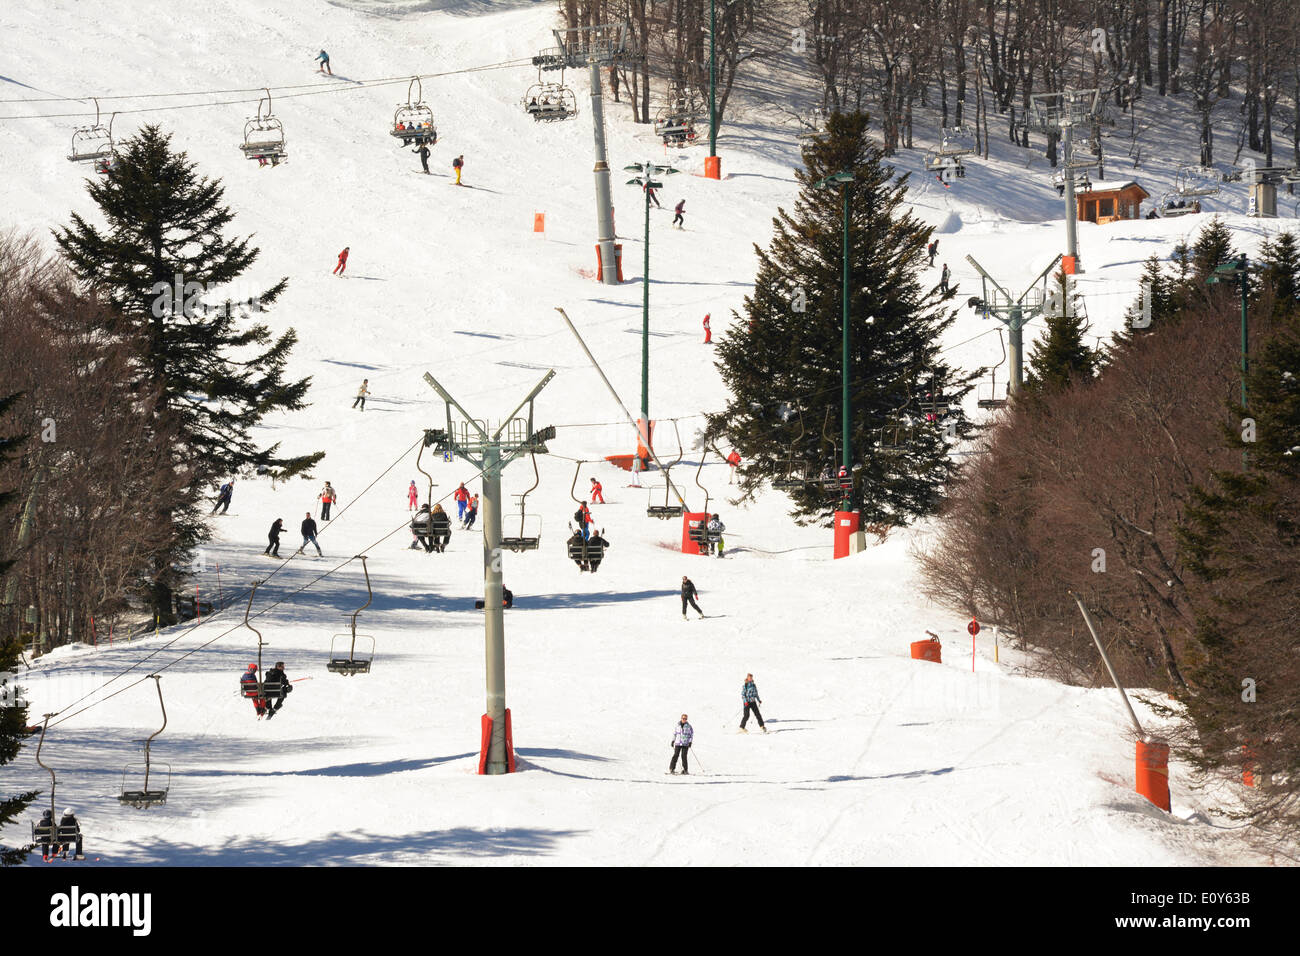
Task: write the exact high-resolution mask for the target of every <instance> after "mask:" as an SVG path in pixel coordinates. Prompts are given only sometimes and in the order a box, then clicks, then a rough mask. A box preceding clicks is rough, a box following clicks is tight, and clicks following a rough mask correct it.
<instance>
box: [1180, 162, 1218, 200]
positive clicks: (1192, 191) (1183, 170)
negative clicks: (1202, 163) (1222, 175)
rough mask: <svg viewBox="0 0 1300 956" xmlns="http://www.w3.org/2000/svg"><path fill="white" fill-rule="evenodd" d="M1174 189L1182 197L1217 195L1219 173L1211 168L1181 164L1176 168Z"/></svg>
mask: <svg viewBox="0 0 1300 956" xmlns="http://www.w3.org/2000/svg"><path fill="white" fill-rule="evenodd" d="M1175 191H1176V192H1177V193H1178V195H1179V196H1182V197H1183V198H1185V199H1186V198H1194V197H1197V196H1217V195H1218V194H1219V174H1218V172H1217V171H1215V170H1213V169H1205V168H1203V167H1199V166H1181V167H1179V169H1178V178H1177V185H1176V186H1175Z"/></svg>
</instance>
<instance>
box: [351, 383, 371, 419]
mask: <svg viewBox="0 0 1300 956" xmlns="http://www.w3.org/2000/svg"><path fill="white" fill-rule="evenodd" d="M369 394H370V379H368V378H363V379H362V380H361V387H360V388H359V389H357V397H356V398H354V399H353V400H352V407H353V408H356V407H357V405H360V406H361V410H362V411H363V412H364V411H365V410H366V396H367V395H369Z"/></svg>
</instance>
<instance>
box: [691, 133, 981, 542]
mask: <svg viewBox="0 0 1300 956" xmlns="http://www.w3.org/2000/svg"><path fill="white" fill-rule="evenodd" d="M803 160H804V168H803V169H800V170H796V171H795V177H796V179H797V180H798V182H799V184H800V186H801V187H802V188H801V191H800V195H799V198H798V200H796V202H795V205H794V209H793V211H791V212H787V211H786V210H784V209H779V210H778V211H777V217H776V218H775V219H774V220H773V226H774V230H775V235H774V237H773V239H772V242H771V244H770V245H769V247H768V248H767V249H765V250H764V249H760V248H758V247H757V246H756V247H755V251H756V252H757V255H758V260H759V267H758V274H757V276H756V278H755V282H754V292H753V294H752V295H750V296H748V297H746V299H745V306H744V311H745V317H746V320H747V321H743V322H737V323H736V324H735V325H734V326H733V328H734V329H736V330H737V331H736V332H734V333H732V334H728V335H726V336H724V337H723V339H722V340H721V342H720V343H719V347H718V362H717V367H718V369H719V371H720V372H721V374H722V378H723V381H724V382H725V383H726V385H727V387H728V390H729V392H730V399H729V401H728V403H727V406H726V408H725V409H724V410H723V411H721V412H718V413H717V414H714V415H711V416H710V417H709V426H708V433H709V435H710V437H713V438H719V437H724V438H725V439H726V441H727V442H728V443H729V444H731V445H732V446H734V447H735V448H736V449H737V450H738V451H739V452H740V454H741V456H742V458H743V459H744V460H745V464H744V465H742V466H741V469H740V474H741V487H742V490H743V492H744V495H745V496H746V497H750V496H752V495H753V493H754V491H755V490H756V489H757V488H758V486H759V485H760V484H761V483H762V482H763V481H764V480H766V479H769V478H772V477H779V476H780V475H782V474H783V472H784V471H785V470H786V468H785V462H787V461H791V460H793V461H795V462H797V463H799V467H800V468H802V467H804V466H807V467H808V468H811V469H812V471H813V473H814V474H816V473H818V472H820V471H822V470H823V468H825V467H827V466H830V467H832V468H836V467H838V465H839V460H840V452H841V450H840V448H839V443H840V436H841V398H840V395H841V378H840V376H841V350H842V349H841V329H842V323H841V310H842V298H841V288H842V263H843V259H842V237H843V200H842V194H841V189H843V188H844V187H843V186H839V185H836V186H835V187H834V188H832V189H816V188H814V185H813V184H814V183H816V182H817V181H819V180H821V179H823V178H824V177H826V176H829V175H831V174H834V173H838V172H841V171H845V170H848V171H851V172H852V174H853V177H854V178H853V182H852V183H851V184H850V185H849V187H848V188H849V210H848V212H849V217H848V218H849V223H848V232H849V254H848V259H849V292H850V301H849V322H850V328H851V332H852V349H851V354H850V355H849V363H848V364H849V380H850V399H851V405H852V420H851V422H850V438H851V444H852V448H851V452H852V460H853V461H854V462H855V463H859V464H861V469H860V471H859V474H858V475H857V478H856V482H855V490H854V503H855V506H857V507H860V509H861V511H862V520H863V521H864V523H875V524H884V525H888V526H898V525H902V524H904V523H905V522H906V521H907V520H908V519H909V518H911V517H914V516H917V515H924V514H929V513H931V512H932V511H933V510H934V509H935V507H936V506H937V505H938V502H939V500H940V496H941V493H942V488H943V485H944V483H945V481H947V480H948V478H949V477H950V475H951V474H952V471H953V467H954V466H953V465H952V462H951V459H950V457H949V455H948V451H949V448H950V446H951V445H952V444H953V443H954V442H955V441H956V440H957V439H958V438H961V437H966V436H967V435H969V434H970V433H971V430H972V426H971V425H970V423H969V422H967V421H966V419H965V418H964V417H963V415H962V413H961V411H960V405H959V403H960V400H961V398H962V396H964V395H965V394H967V393H968V392H969V391H970V389H971V387H972V386H971V384H970V382H971V379H972V378H973V376H968V375H962V374H961V373H960V372H958V371H956V370H954V369H953V368H951V367H949V366H948V365H947V364H946V363H945V362H944V361H943V360H942V358H941V357H940V354H939V347H938V339H939V336H940V334H941V333H942V332H943V331H944V330H945V329H946V328H948V326H949V325H950V324H951V323H952V322H953V320H954V319H955V313H954V312H951V311H945V309H944V306H943V303H944V302H946V301H949V300H951V299H952V298H953V296H954V295H955V294H956V290H955V289H952V290H950V291H949V292H947V293H942V292H940V290H939V288H938V286H937V284H935V283H934V282H933V281H927V282H925V283H923V282H922V278H921V274H922V272H923V271H924V269H925V249H926V243H927V241H928V240H929V238H930V233H931V230H930V229H929V228H928V227H927V226H925V225H924V224H923V223H921V222H919V221H917V220H916V219H914V218H913V217H912V216H911V214H910V213H908V212H907V211H905V209H904V208H903V203H904V201H905V196H906V191H907V177H906V176H902V177H899V178H898V179H897V180H895V179H894V169H893V168H892V167H890V166H888V165H886V164H885V163H884V162H883V156H882V153H881V151H880V149H878V148H877V147H876V146H874V145H872V143H871V142H870V141H869V140H868V138H867V116H866V115H865V114H863V113H855V114H839V113H837V114H834V115H832V116H831V117H829V118H828V120H827V131H826V133H825V134H823V135H822V136H819V137H818V138H817V139H816V140H814V141H813V142H812V143H811V144H810V145H808V146H807V147H805V149H804V154H803ZM931 396H934V397H942V398H943V399H946V400H947V402H948V403H949V407H950V409H951V412H950V413H948V414H947V415H944V414H936V413H935V410H934V408H933V407H932V406H931V405H930V404H929V402H930V401H931ZM882 439H883V441H882ZM894 443H897V444H898V445H900V448H899V449H898V450H897V451H892V450H887V449H886V448H885V447H884V446H885V445H889V444H894ZM791 497H792V499H793V501H794V504H795V512H794V514H795V515H796V517H797V519H798V520H800V521H807V520H819V519H827V518H829V516H830V514H831V513H832V512H833V511H834V510H835V508H836V506H837V504H838V501H839V497H840V496H839V494H838V493H837V492H830V493H827V492H825V491H823V490H821V489H820V488H819V487H817V486H816V485H805V486H803V487H802V488H800V489H799V490H795V491H792V492H791Z"/></svg>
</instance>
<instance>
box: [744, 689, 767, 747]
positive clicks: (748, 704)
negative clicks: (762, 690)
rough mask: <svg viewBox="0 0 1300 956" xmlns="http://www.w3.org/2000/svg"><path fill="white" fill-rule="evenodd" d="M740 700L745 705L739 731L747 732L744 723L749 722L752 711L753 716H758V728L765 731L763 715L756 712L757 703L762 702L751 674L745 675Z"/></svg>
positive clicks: (765, 725)
mask: <svg viewBox="0 0 1300 956" xmlns="http://www.w3.org/2000/svg"><path fill="white" fill-rule="evenodd" d="M740 702H741V703H742V704H744V705H745V715H744V716H743V717H741V718H740V732H741V733H742V734H747V733H749V731H748V730H746V729H745V724H747V723H748V722H749V715H750V712H751V711H752V712H753V714H754V716H755V717H757V718H758V729H759V730H761V731H763V733H767V724H765V723H763V715H762V714H760V713H759V712H758V705H759V704H761V703H763V702H762V701H761V700H759V698H758V685H757V684H755V683H754V675H753V674H746V675H745V683H744V684H742V685H741V688H740Z"/></svg>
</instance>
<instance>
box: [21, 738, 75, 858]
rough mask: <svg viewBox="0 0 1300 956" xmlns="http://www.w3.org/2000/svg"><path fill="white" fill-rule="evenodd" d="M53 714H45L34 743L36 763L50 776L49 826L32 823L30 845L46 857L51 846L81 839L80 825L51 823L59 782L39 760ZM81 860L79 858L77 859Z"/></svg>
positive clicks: (50, 769)
mask: <svg viewBox="0 0 1300 956" xmlns="http://www.w3.org/2000/svg"><path fill="white" fill-rule="evenodd" d="M53 716H54V715H53V714H46V715H45V721H44V722H43V723H42V724H41V739H40V740H38V741H37V743H36V763H37V765H38V766H39V767H41V768H42V769H43V770H45V771H46V772H47V773H48V774H49V775H50V819H51V825H50V826H48V827H45V826H41V825H40V823H39V822H36V821H33V823H32V843H34V844H36V845H38V846H40V847H41V848H42V849H43V850H44V851H45V854H46V855H48V854H49V852H50V848H51V847H52V846H60V845H62V846H73V845H75V844H76V842H77V840H78V839H80V838H81V836H82V832H81V824H80V823H78V824H77V825H75V826H66V827H65V826H63V825H61V824H59V823H53V820H55V819H56V817H55V812H56V811H55V803H54V800H55V790H56V789H57V788H58V785H59V780H58V777H57V776H56V775H55V773H54V768H53V767H51V766H49V764H47V763H45V761H43V760H41V749H42V748H43V747H44V746H45V731H46V730H47V729H48V728H49V726H50V718H51V717H53ZM77 859H81V857H77Z"/></svg>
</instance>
